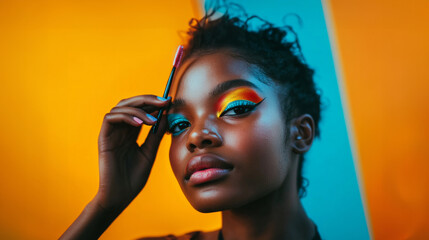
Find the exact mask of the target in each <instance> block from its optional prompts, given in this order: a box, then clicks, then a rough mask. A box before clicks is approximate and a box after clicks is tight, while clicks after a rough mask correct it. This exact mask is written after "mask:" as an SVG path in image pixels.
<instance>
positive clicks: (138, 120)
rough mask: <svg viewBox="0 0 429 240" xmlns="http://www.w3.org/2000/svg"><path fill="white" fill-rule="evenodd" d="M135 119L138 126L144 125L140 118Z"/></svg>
mask: <svg viewBox="0 0 429 240" xmlns="http://www.w3.org/2000/svg"><path fill="white" fill-rule="evenodd" d="M133 119H134V121H136V122H137V123H138V124H142V123H143V121H142V120H141V119H140V118H138V117H133Z"/></svg>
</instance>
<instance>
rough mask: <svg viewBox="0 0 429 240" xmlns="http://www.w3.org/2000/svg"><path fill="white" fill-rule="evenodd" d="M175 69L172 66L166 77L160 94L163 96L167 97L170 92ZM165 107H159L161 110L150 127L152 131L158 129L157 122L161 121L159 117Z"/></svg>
mask: <svg viewBox="0 0 429 240" xmlns="http://www.w3.org/2000/svg"><path fill="white" fill-rule="evenodd" d="M175 71H176V67H173V69H171V73H170V77H169V78H168V82H167V86H166V87H165V90H164V95H162V97H163V98H167V97H168V92H170V87H171V82H172V81H173V76H174V72H175ZM164 109H165V108H161V110H159V112H158V115H157V116H156V119H157V120H156V123H155V125H153V127H152V130H151V131H152V133H156V131H157V130H158V126H159V123H160V122H161V117H162V113H163V112H164Z"/></svg>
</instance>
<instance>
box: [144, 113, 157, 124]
mask: <svg viewBox="0 0 429 240" xmlns="http://www.w3.org/2000/svg"><path fill="white" fill-rule="evenodd" d="M146 116H147V117H148V118H149V119H150V120H151V121H153V122H156V117H154V116H152V115H150V114H146Z"/></svg>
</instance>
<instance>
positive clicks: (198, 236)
mask: <svg viewBox="0 0 429 240" xmlns="http://www.w3.org/2000/svg"><path fill="white" fill-rule="evenodd" d="M218 235H219V230H215V231H211V232H202V231H193V232H188V233H185V234H183V235H179V236H176V235H173V234H170V235H166V236H160V237H143V238H138V239H137V240H217V239H218Z"/></svg>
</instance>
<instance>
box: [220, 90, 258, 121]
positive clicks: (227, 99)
mask: <svg viewBox="0 0 429 240" xmlns="http://www.w3.org/2000/svg"><path fill="white" fill-rule="evenodd" d="M236 100H247V101H251V102H253V103H259V102H260V101H262V100H263V98H262V97H261V96H259V94H258V93H256V91H255V90H253V89H252V88H249V87H241V88H237V89H235V90H232V91H230V92H228V93H226V94H224V95H223V96H222V97H220V98H219V100H218V102H217V103H216V115H217V117H219V116H220V115H221V114H222V112H223V111H224V110H225V108H226V107H227V106H228V104H229V103H231V102H234V101H236Z"/></svg>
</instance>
